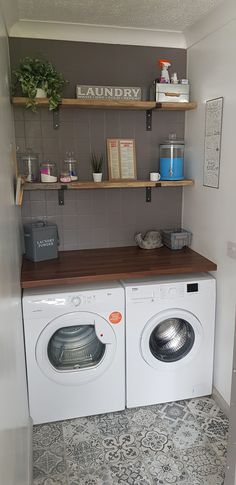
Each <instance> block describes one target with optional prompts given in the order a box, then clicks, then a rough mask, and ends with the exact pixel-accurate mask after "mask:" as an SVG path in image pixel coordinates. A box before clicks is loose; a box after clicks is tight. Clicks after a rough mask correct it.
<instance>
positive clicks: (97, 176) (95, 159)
mask: <svg viewBox="0 0 236 485" xmlns="http://www.w3.org/2000/svg"><path fill="white" fill-rule="evenodd" d="M91 165H92V170H93V180H94V182H101V181H102V166H103V155H100V156H98V155H96V153H94V152H93V153H92V155H91Z"/></svg>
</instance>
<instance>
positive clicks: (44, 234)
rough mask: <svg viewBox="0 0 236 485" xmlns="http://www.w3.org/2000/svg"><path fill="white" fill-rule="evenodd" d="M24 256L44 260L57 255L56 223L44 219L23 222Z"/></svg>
mask: <svg viewBox="0 0 236 485" xmlns="http://www.w3.org/2000/svg"><path fill="white" fill-rule="evenodd" d="M24 239H25V257H26V259H30V260H31V261H35V262H37V261H46V260H48V259H56V258H57V257H58V230H57V225H56V224H52V223H51V224H50V223H46V222H44V221H37V222H31V223H29V224H24Z"/></svg>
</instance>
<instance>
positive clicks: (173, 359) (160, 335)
mask: <svg viewBox="0 0 236 485" xmlns="http://www.w3.org/2000/svg"><path fill="white" fill-rule="evenodd" d="M202 339H203V328H202V325H201V323H200V321H199V320H198V319H197V317H196V316H195V315H193V314H192V313H190V312H187V311H184V310H180V309H171V310H168V311H163V312H161V313H159V314H157V315H155V316H154V317H153V318H152V319H151V320H149V321H148V322H147V324H146V326H145V327H144V330H143V333H142V335H141V353H142V356H143V358H144V360H145V361H146V362H147V363H148V364H149V365H150V366H152V367H154V368H155V367H156V368H159V367H160V366H161V367H162V368H166V369H170V367H171V365H172V366H173V367H175V368H176V366H181V365H183V364H184V365H186V364H187V362H188V361H189V360H191V359H192V358H193V357H194V355H195V354H196V352H197V351H198V349H199V347H200V345H201V342H202Z"/></svg>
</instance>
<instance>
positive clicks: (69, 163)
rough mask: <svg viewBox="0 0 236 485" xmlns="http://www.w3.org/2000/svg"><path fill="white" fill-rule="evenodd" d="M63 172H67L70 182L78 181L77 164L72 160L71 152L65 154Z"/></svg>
mask: <svg viewBox="0 0 236 485" xmlns="http://www.w3.org/2000/svg"><path fill="white" fill-rule="evenodd" d="M64 171H65V172H69V174H70V178H71V182H74V181H75V180H78V163H77V160H75V158H74V154H73V152H67V153H66V158H65V160H64Z"/></svg>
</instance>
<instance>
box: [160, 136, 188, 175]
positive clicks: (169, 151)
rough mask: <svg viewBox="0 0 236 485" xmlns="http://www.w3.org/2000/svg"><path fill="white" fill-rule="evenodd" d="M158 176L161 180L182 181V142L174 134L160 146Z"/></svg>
mask: <svg viewBox="0 0 236 485" xmlns="http://www.w3.org/2000/svg"><path fill="white" fill-rule="evenodd" d="M160 174H161V180H183V179H184V141H183V140H176V135H175V134H170V135H169V140H165V141H164V142H163V143H161V145H160Z"/></svg>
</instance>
